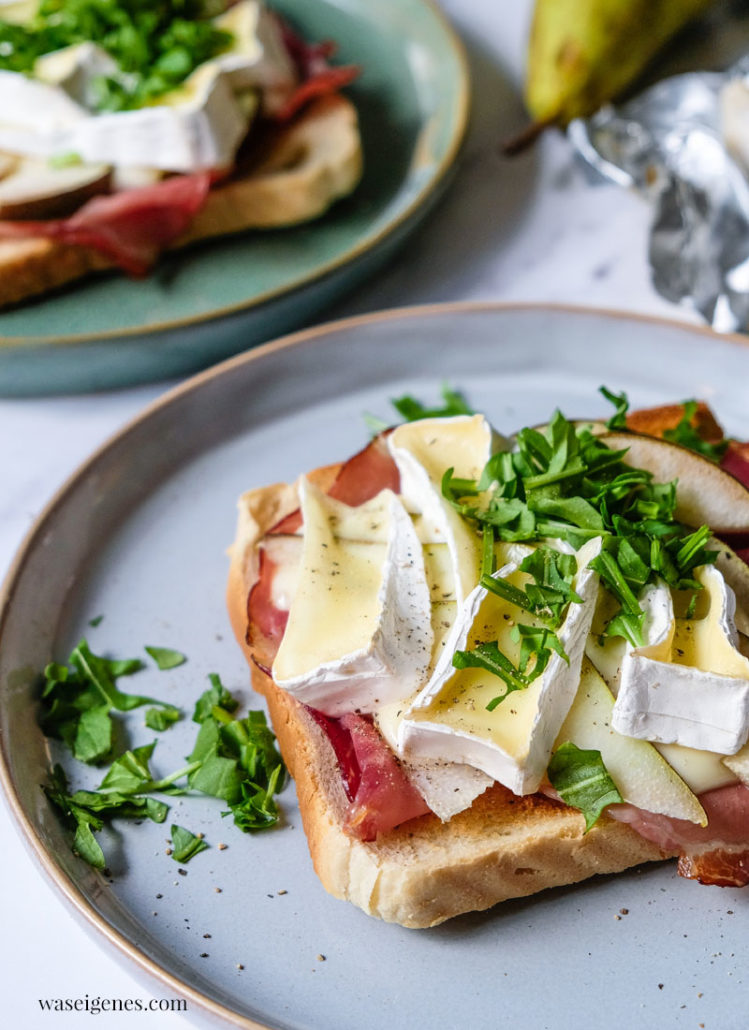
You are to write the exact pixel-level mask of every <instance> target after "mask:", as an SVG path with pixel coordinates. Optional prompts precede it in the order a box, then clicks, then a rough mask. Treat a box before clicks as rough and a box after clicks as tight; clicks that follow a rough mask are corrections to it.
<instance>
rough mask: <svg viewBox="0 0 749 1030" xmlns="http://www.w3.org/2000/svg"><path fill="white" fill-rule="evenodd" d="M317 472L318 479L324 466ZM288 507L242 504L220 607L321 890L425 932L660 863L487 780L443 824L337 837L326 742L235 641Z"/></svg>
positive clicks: (255, 648) (275, 490) (337, 787)
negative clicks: (289, 780) (261, 550)
mask: <svg viewBox="0 0 749 1030" xmlns="http://www.w3.org/2000/svg"><path fill="white" fill-rule="evenodd" d="M324 472H325V474H326V476H328V477H329V476H330V473H331V470H330V469H328V470H324ZM295 506H296V501H295V494H294V491H293V489H291V488H289V487H288V486H286V485H283V486H275V487H265V488H263V489H261V490H256V491H251V492H250V493H248V494H245V495H244V496H243V498H242V499H241V501H240V516H239V525H238V532H237V538H236V540H235V542H234V544H233V546H232V549H231V552H230V555H231V564H230V571H229V581H228V590H227V602H228V609H229V615H230V618H231V623H232V627H233V629H234V633H235V636H236V638H237V640H238V642H239V644H240V646H241V647H242V649H243V651H244V653H245V655H246V657H247V659H248V661H249V663H250V668H251V678H252V685H253V687H254V689H255V690H256V691H258V693H260V694H262V695H263V696H264V697H265V699H266V701H267V705H268V710H269V713H270V717H271V722H272V724H273V728H274V731H275V733H276V736H277V738H278V742H279V746H280V749H281V753H282V755H283V757H284V760H285V761H286V764H287V766H288V768H289V771H290V773H291V775H292V776H293V778H294V780H295V783H296V790H297V797H298V800H299V809H300V812H301V816H302V822H303V825H304V831H305V834H306V836H307V842H308V845H309V850H310V855H311V857H312V861H313V864H314V867H315V871H316V872H317V875H318V876H319V878H320V880H321V881H322V883H323V886H324V887H325V888H326V890H328V891H329V892H330V893H331V894H333V895H334V896H335V897H337V898H342V899H345V900H347V901H352V902H353V903H354V904H355V905H358V906H359V907H360V908H361V909H363V910H364V911H365V912H367V913H368V914H370V915H373V916H378V917H379V918H381V919H384V920H385V921H387V922H395V923H400V924H401V925H402V926H406V927H414V928H418V927H429V926H435V925H437V924H438V923H441V922H443V921H444V920H446V919H450V918H451V917H453V916H456V915H460V914H462V913H465V912H472V911H481V910H484V909H487V908H490V907H492V906H493V905H495V904H497V903H498V902H500V901H506V900H508V899H510V898H519V897H525V896H527V895H529V894H534V893H536V892H538V891H541V890H544V889H546V888H547V887H557V886H562V885H565V884H572V883H577V882H579V881H580V880H584V879H587V878H588V877H590V876H594V875H596V874H599V873H616V872H621V871H622V870H624V869H627V868H630V867H631V866H635V865H639V864H641V863H643V862H650V861H656V860H659V859H663V858H666V857H668V856H667V855H666V854H665V853H664V852H663V851H662V850H661V849H660V848H658V847H656V845H654V844H652V843H650V842H649V841H646V840H645V839H644V838H642V837H640V836H639V835H638V834H637V833H635V831H634V830H632V829H631V827H630V826H628V825H626V824H624V823H619V822H616V821H615V820H613V819H610V818H607V817H603V818H602V819H601V820H600V821H599V822H598V824H597V825H596V826H595V827H594V828H593V829H592V830H591V831H590V832H589V833H587V834H585V833H584V829H585V827H584V820H583V817H582V815H581V814H580V813H579V812H577V811H575V810H574V809H571V808H569V807H567V806H566V805H563V804H561V803H560V802H557V801H553V800H551V799H549V798H546V797H543V796H542V795H540V794H533V795H529V796H526V797H516V796H515V795H513V794H512V793H511V792H510V791H508V790H507V789H506V788H504V787H502V786H500V785H499V784H495V785H494V786H493V787H491V788H489V790H487V791H486V792H485V793H484V794H483V795H482V796H481V797H479V798H477V800H476V801H475V802H474V803H473V805H472V806H471V808H469V809H467V810H466V811H464V812H461V813H460V814H458V815H456V816H454V817H453V818H452V819H451V820H450V821H449V822H447V823H442V822H440V820H439V819H438V818H437V817H436V816H433V815H426V816H421V817H420V818H418V819H412V820H410V821H409V822H407V823H404V824H403V825H401V826H398V827H396V828H395V829H394V830H391V831H390V832H388V833H381V834H380V835H379V836H378V837H377V840H376V841H374V842H371V843H366V842H363V841H360V840H357V839H355V838H353V837H350V836H348V835H347V834H346V833H345V832H344V830H343V820H342V813H343V810H344V807H345V804H346V799H345V796H344V792H343V787H342V784H341V780H340V776H339V774H338V767H337V763H336V759H335V755H334V752H333V749H332V747H331V745H330V743H329V742H328V740H327V738H326V736H325V735H324V733H323V731H322V730H321V729H320V727H319V726H318V725H317V724H316V723H315V721H314V720H313V719H312V718H311V717H310V716H309V715H308V714H307V712H306V711H305V709H304V707H303V706H302V705H300V704H299V702H297V701H296V700H295V699H294V698H292V697H291V696H290V695H289V694H287V693H286V692H285V691H283V690H281V689H280V688H279V687H277V686H276V685H275V684H274V683H273V681H272V679H271V678H270V677H269V676H268V675H266V673H265V672H263V670H262V668H261V667H259V666H258V664H257V663H258V662H259V663H260V666H266V667H267V666H268V665H269V664H270V662H269V661H268V659H267V655H266V654H265V653H264V647H263V642H262V641H253V642H252V643H248V641H247V598H248V594H249V591H250V589H251V587H252V584H253V581H254V578H255V576H256V574H257V557H256V552H257V545H258V543H259V542H260V540H261V539H262V537H263V535H264V534H265V532H267V530H268V529H269V528H270V527H271V526H272V525H274V524H275V523H276V522H277V521H278V520H279V518H282V517H283V516H284V515H286V514H288V513H289V512H290V511H293V510H294V507H295Z"/></svg>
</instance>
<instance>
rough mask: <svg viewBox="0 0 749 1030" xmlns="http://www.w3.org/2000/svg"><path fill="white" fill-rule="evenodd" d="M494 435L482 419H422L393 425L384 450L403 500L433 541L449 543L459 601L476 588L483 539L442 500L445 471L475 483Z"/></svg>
mask: <svg viewBox="0 0 749 1030" xmlns="http://www.w3.org/2000/svg"><path fill="white" fill-rule="evenodd" d="M493 441H494V434H493V431H492V428H491V426H490V425H489V423H488V422H487V420H486V419H485V418H484V416H483V415H470V416H469V415H458V416H455V417H454V418H433V419H423V420H421V421H419V422H406V423H404V424H403V425H400V426H397V427H396V429H394V430H393V432H392V433H391V434H390V435H389V436H388V448H389V450H390V453H391V455H392V457H393V460H394V461H395V463H396V465H397V466H398V471H399V472H400V478H401V497H402V498H403V503H404V504H405V505H406V508H407V509H408V510H409V511H412V512H417V513H419V514H421V515H422V516H423V518H424V521H425V523H426V524H427V525H428V526H429V527H430V528H431V530H432V532H433V534H434V536H433V540H434V541H442V542H444V543H446V544H447V547H448V550H449V553H450V558H451V561H452V564H453V575H454V578H455V587H456V592H457V597H458V601H459V602H461V603H462V602H463V601H464V600H465V599H466V597H468V595H469V594H470V592H471V591H472V590H473V588H474V587H475V586H476V584H477V583H478V580H479V573H480V568H481V539H480V537H479V535H478V534H477V533H476V531H475V530H474V529H473V528H472V527H471V526H470V525H469V524H468V523H467V522H466V521H465V519H463V518H462V517H461V516H460V515H459V514H458V512H456V511H455V509H454V508H453V507H452V505H450V504H449V503H448V501H446V500H445V498H444V497H443V496H442V477H443V475H444V473H445V472H446V471H447V469H448V468H452V469H453V472H454V475H455V476H456V477H457V478H460V479H474V480H476V479H478V478H479V477H480V476H481V473H482V471H483V469H484V465H485V464H486V463H487V461H488V460H489V458H490V457H491V454H492V447H493Z"/></svg>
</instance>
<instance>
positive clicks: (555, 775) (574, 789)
mask: <svg viewBox="0 0 749 1030" xmlns="http://www.w3.org/2000/svg"><path fill="white" fill-rule="evenodd" d="M548 776H549V780H550V781H551V785H552V787H553V788H554V789H555V790H556V791H557V793H558V794H559V796H560V797H561V798H562V800H563V801H564V802H565V803H566V804H568V805H572V807H573V808H579V809H580V811H581V812H582V813H583V815H584V816H585V832H586V833H587V832H588V830H590V829H591V828H592V827H593V826H594V825H595V823H596V822H597V821H598V819H599V817H600V815H601V813H602V812H603V810H604V808H606V806H607V805H615V804H620V803H621V802H622V800H623V799H622V796H621V794H620V793H619V791H618V790H617V787H616V784H615V783H614V781H613V780H612V779H611V776H610V775H609V773H608V770H607V769H606V766H605V765H604V764H603V759H602V758H601V752H600V751H593V750H590V751H584V750H582V749H581V748H579V747H577V746H576V745H575V744H572V743H571V742H569V741H567V742H566V743H564V744H561V745H560V746H559V747H558V748H557V750H556V751H555V752H554V754H553V755H552V757H551V761H550V762H549V768H548Z"/></svg>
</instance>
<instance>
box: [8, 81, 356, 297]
mask: <svg viewBox="0 0 749 1030" xmlns="http://www.w3.org/2000/svg"><path fill="white" fill-rule="evenodd" d="M361 172H362V149H361V139H360V137H359V130H358V120H357V115H356V110H355V108H354V107H353V105H352V104H351V103H350V102H349V101H348V100H347V99H346V98H345V97H343V96H341V95H339V94H336V95H334V96H327V97H322V98H320V99H319V100H316V101H315V102H314V103H312V104H310V105H309V107H307V108H306V109H305V111H304V113H303V114H302V115H301V116H299V117H298V118H297V119H295V120H294V121H293V122H292V123H290V124H289V125H288V126H287V127H286V128H285V129H283V130H282V131H280V132H279V133H278V134H277V135H276V137H275V138H274V140H273V143H272V145H271V148H270V150H269V151H268V152H267V153H266V154H265V155H264V157H263V159H262V161H261V162H260V163H258V164H256V165H255V166H254V167H253V168H252V171H251V172H250V173H248V174H247V175H246V176H240V177H238V178H232V179H230V180H228V181H227V182H226V183H223V184H221V185H218V186H215V187H214V188H213V189H212V190H211V192H210V194H209V196H208V200H207V201H206V204H205V206H204V207H203V208H202V210H201V211H200V212H199V213H198V215H197V216H196V217H195V219H194V220H193V222H192V224H191V226H190V228H189V229H188V230H187V232H185V233H184V234H183V235H182V236H181V237H180V238H179V239H178V240H177V241H176V242H175V243H174V244H172V246H171V248H170V249H178V248H181V247H186V246H188V245H190V244H192V243H195V242H197V241H199V240H203V239H208V238H211V237H216V236H226V235H230V234H233V233H237V232H243V231H245V230H248V229H270V228H280V227H284V226H291V225H296V224H298V223H300V222H306V221H309V220H311V219H313V218H317V217H319V216H320V215H322V214H323V213H324V212H325V211H326V210H327V209H328V208H329V207H330V205H331V204H333V203H334V202H335V201H336V200H338V199H339V198H341V197H344V196H346V195H347V194H349V193H350V192H351V191H352V190H353V189H354V187H355V186H356V185H357V183H358V182H359V179H360V178H361ZM113 267H114V266H113V263H112V262H111V261H109V260H108V259H107V258H105V257H104V256H103V255H102V254H100V253H99V252H98V251H96V250H94V249H93V248H91V247H79V246H70V245H66V244H62V243H57V242H55V241H54V240H46V239H25V240H4V241H1V242H0V308H2V307H7V306H8V305H10V304H17V303H19V302H21V301H23V300H26V299H27V298H29V297H33V296H38V295H39V294H42V293H46V292H48V291H49V290H53V289H55V288H57V287H59V286H63V285H65V284H66V283H70V282H73V281H74V280H76V279H81V278H83V277H84V276H87V275H90V274H92V273H95V272H99V271H104V270H107V269H111V268H113Z"/></svg>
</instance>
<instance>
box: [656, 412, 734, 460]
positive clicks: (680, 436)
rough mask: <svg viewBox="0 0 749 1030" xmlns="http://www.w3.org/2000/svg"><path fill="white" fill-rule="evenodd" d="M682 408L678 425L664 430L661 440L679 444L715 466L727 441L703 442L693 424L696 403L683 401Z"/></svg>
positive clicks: (726, 447)
mask: <svg viewBox="0 0 749 1030" xmlns="http://www.w3.org/2000/svg"><path fill="white" fill-rule="evenodd" d="M683 407H684V411H683V414H682V416H681V419H680V421H679V423H678V425H677V426H675V427H674V428H673V429H664V431H663V439H664V440H671V441H672V442H673V443H679V444H681V446H682V447H688V448H689V450H690V451H696V452H697V453H698V454H701V455H702V456H703V457H705V458H709V459H710V461H714V462H716V464H717V463H718V462H720V460H721V458H722V457H723V455H724V454H725V453H726V450H727V449H728V443H729V441H728V440H727V439H723V440H719V441H718V442H717V443H709V442H708V441H707V440H703V439H702V437H701V436H700V434H699V431H698V430H697V427H696V426H695V424H694V417H695V415H696V414H697V401H695V400H689V401H684V404H683Z"/></svg>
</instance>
